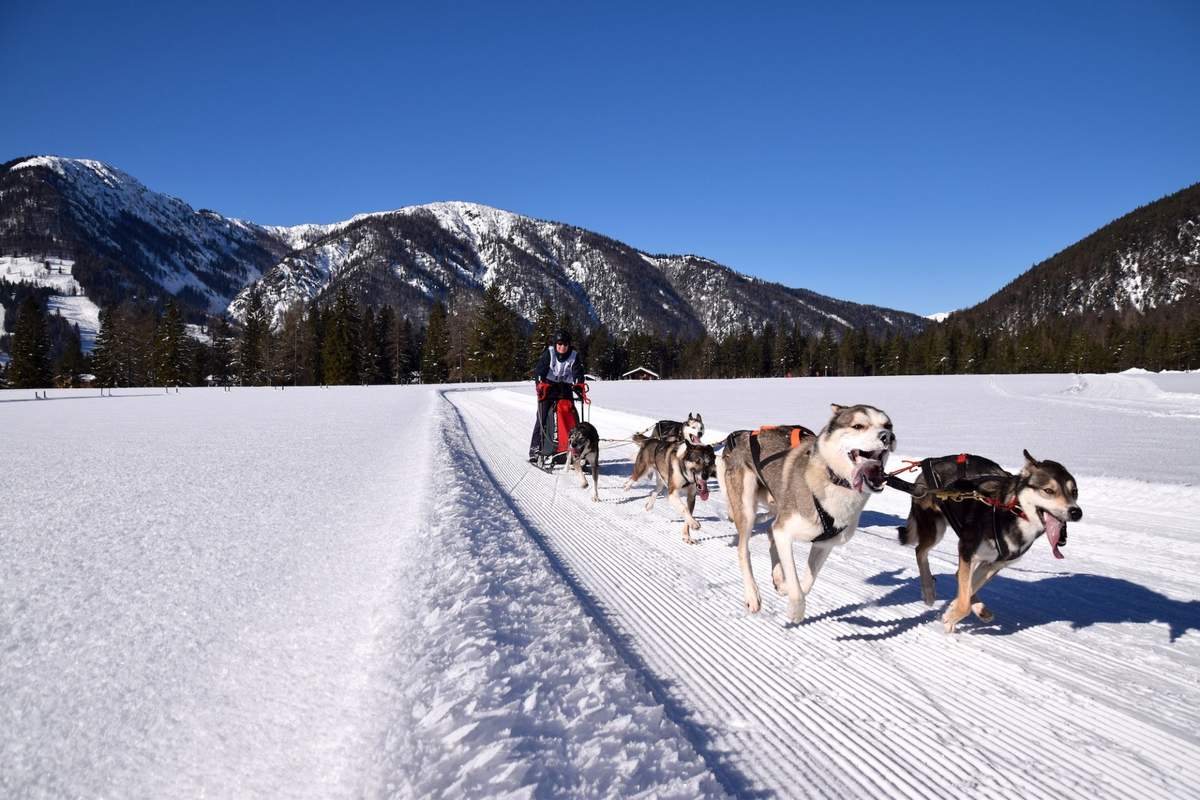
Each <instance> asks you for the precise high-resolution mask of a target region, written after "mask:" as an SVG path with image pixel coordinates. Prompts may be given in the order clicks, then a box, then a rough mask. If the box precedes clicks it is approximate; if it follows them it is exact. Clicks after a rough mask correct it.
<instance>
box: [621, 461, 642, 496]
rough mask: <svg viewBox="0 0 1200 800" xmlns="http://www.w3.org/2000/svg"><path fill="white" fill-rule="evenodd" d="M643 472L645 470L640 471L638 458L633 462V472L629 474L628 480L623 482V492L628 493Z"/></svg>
mask: <svg viewBox="0 0 1200 800" xmlns="http://www.w3.org/2000/svg"><path fill="white" fill-rule="evenodd" d="M639 455H640V454H639ZM644 471H645V470H643V469H642V464H641V459H640V458H639V459H637V460H635V461H634V462H633V472H631V473H630V474H629V480H627V481H625V486H624V487H623V490H624V491H626V492H628V491H629V490H630V489H632V488H633V485H634V484H635V483H637V482H638V481H639V480H640V479H641V477H642V473H643V472H644Z"/></svg>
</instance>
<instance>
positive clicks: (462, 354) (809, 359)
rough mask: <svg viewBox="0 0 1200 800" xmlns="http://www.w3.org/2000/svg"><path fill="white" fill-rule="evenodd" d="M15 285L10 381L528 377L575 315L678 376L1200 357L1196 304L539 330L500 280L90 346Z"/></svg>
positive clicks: (1112, 364) (968, 369)
mask: <svg viewBox="0 0 1200 800" xmlns="http://www.w3.org/2000/svg"><path fill="white" fill-rule="evenodd" d="M0 299H3V300H5V301H6V303H5V304H6V306H7V305H9V304H11V310H10V311H9V313H8V314H6V316H5V328H6V330H5V331H3V332H0V333H3V336H2V337H0V349H2V350H5V351H7V352H8V353H10V357H11V360H10V361H9V363H8V364H7V365H6V366H4V367H2V368H0V386H3V387H11V388H44V387H49V386H57V387H70V386H81V385H98V386H106V387H126V386H203V385H225V386H229V385H242V386H266V385H276V386H297V385H303V386H308V385H322V384H325V385H328V384H383V383H414V382H423V383H441V382H472V381H506V380H522V379H526V378H529V377H530V371H531V370H532V368H533V365H534V364H535V363H536V361H537V357H538V355H539V354H540V352H541V350H542V349H543V348H545V347H546V346H547V344H548V342H549V341H550V339H551V337H552V336H553V332H554V331H556V330H560V329H566V330H568V331H570V332H571V333H572V334H573V337H574V341H575V342H576V347H577V348H578V349H579V350H580V353H581V355H582V356H583V358H584V362H585V364H586V366H587V369H588V372H589V373H591V374H593V375H596V376H598V377H600V378H602V379H605V380H611V379H614V378H618V377H620V376H621V375H622V374H623V373H625V372H626V371H628V370H631V369H633V368H635V367H646V368H648V369H650V370H653V371H654V372H656V373H658V374H659V375H660V376H662V377H664V378H752V377H800V376H824V375H841V376H856V375H923V374H959V373H1011V372H1115V371H1120V370H1124V369H1128V368H1130V367H1141V368H1144V369H1149V370H1163V369H1175V370H1182V369H1198V368H1200V310H1198V309H1197V308H1195V307H1194V306H1187V307H1183V306H1181V307H1173V308H1160V309H1156V310H1154V311H1153V312H1152V313H1151V314H1147V315H1141V314H1137V313H1135V312H1128V313H1125V314H1123V315H1121V314H1116V313H1113V314H1109V315H1104V316H1096V315H1086V316H1085V315H1076V316H1066V317H1055V318H1052V319H1049V320H1046V321H1043V322H1042V323H1040V324H1038V325H1036V326H1034V327H1032V328H1030V329H1028V330H1026V331H1024V332H1020V333H1005V332H999V331H994V332H986V331H983V330H981V329H980V328H979V327H978V324H977V323H976V324H973V323H972V322H971V321H969V319H964V318H959V317H958V315H952V316H951V317H950V318H949V319H948V320H947V321H946V322H944V323H941V324H933V325H930V326H929V327H928V328H927V329H926V330H925V331H923V332H921V333H919V334H915V335H899V334H896V335H891V336H886V337H878V336H873V335H871V334H868V333H867V332H865V331H862V330H849V331H845V330H844V329H841V328H840V327H839V328H833V327H826V329H825V330H824V331H823V332H821V333H820V334H817V335H805V334H803V333H801V332H800V329H799V328H798V327H792V326H785V325H778V324H771V323H768V324H766V325H764V326H763V328H762V329H761V330H758V331H743V332H740V333H736V334H733V335H730V336H727V337H725V338H723V339H720V340H717V339H714V338H712V337H709V336H705V337H704V338H701V339H692V340H678V339H675V338H672V337H659V336H652V335H649V334H644V333H630V334H620V335H617V334H613V333H611V332H609V331H608V330H607V329H605V328H604V327H603V326H600V327H598V328H596V329H594V330H591V331H584V330H583V329H582V328H580V326H578V325H577V323H576V321H575V320H572V319H570V318H569V317H566V316H563V315H560V314H556V313H555V311H554V309H552V308H551V307H550V306H549V305H543V307H542V309H541V312H540V313H539V315H538V318H537V320H536V322H535V323H534V325H533V327H532V330H530V329H529V327H528V326H527V325H526V324H525V323H524V322H522V320H521V319H520V318H519V317H518V316H517V315H516V314H515V313H514V312H512V311H511V310H509V309H508V308H507V307H505V305H504V303H503V302H502V301H501V299H500V296H499V294H498V292H497V291H496V289H495V288H494V287H493V288H492V289H489V290H488V291H487V292H486V293H485V294H484V296H483V298H482V300H480V301H477V302H475V303H473V304H466V303H457V304H455V307H454V308H453V309H448V308H447V307H446V306H445V305H443V304H440V303H439V304H435V305H434V307H433V309H432V312H431V313H430V316H429V322H428V326H427V327H426V329H424V330H419V329H417V328H415V327H414V326H413V325H412V324H411V322H410V321H409V320H408V319H407V318H406V317H405V316H404V315H403V314H401V313H399V312H398V311H397V310H396V309H394V308H392V307H391V306H384V307H382V308H375V307H371V306H367V307H361V306H359V305H358V304H356V303H354V302H353V301H352V300H350V298H349V296H348V295H347V293H346V292H345V291H342V292H340V293H339V294H338V295H337V296H336V297H335V298H333V300H332V302H328V303H325V304H319V303H317V302H316V301H312V302H310V303H308V304H307V305H299V306H296V307H293V308H292V309H290V310H288V311H287V312H286V313H285V314H284V315H283V318H282V321H281V324H280V325H278V326H277V327H276V329H272V326H271V325H270V319H271V314H270V312H269V310H268V309H266V308H265V307H264V305H263V299H262V297H261V295H260V294H258V293H257V292H251V294H250V296H249V298H248V301H247V304H246V317H245V321H244V324H242V325H241V326H238V327H236V328H235V327H234V326H232V325H231V324H230V323H229V322H228V321H226V320H224V319H212V320H209V322H208V324H207V326H206V340H201V339H197V338H194V337H193V336H192V335H189V334H188V332H187V330H186V328H185V325H184V319H183V316H182V312H181V311H180V309H179V308H178V307H177V306H176V305H175V304H174V303H167V304H166V306H165V307H162V308H156V307H154V306H152V305H149V304H143V303H138V302H136V301H127V302H124V303H121V304H118V305H116V306H114V307H111V308H108V309H105V310H104V311H103V312H102V313H101V318H100V319H101V328H100V332H99V335H98V337H97V341H96V346H95V349H94V351H93V352H92V353H90V354H88V355H85V354H84V353H83V352H82V350H81V347H80V339H79V333H78V330H76V329H75V328H74V327H73V326H71V325H69V324H67V323H66V322H64V321H63V320H62V319H60V318H58V317H56V316H52V315H48V314H47V313H46V311H45V307H46V292H45V291H41V290H25V289H22V288H19V287H16V286H12V285H8V284H0ZM14 312H15V314H14ZM10 331H11V332H10ZM85 376H94V380H93V379H92V378H85Z"/></svg>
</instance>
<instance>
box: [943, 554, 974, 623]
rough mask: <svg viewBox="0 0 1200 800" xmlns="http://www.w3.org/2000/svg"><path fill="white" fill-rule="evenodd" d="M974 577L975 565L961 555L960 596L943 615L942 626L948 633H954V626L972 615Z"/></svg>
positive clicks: (959, 559)
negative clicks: (972, 584) (972, 583)
mask: <svg viewBox="0 0 1200 800" xmlns="http://www.w3.org/2000/svg"><path fill="white" fill-rule="evenodd" d="M974 576H975V564H974V563H972V562H971V561H969V560H968V559H966V558H964V557H963V556H962V555H959V557H958V595H957V596H956V597H955V598H954V600H952V601H951V602H950V605H949V606H948V607H947V608H946V611H945V612H944V613H943V614H942V624H943V626H944V627H945V628H946V633H954V626H955V625H957V624H958V623H959V622H961V621H962V620H963V619H964V618H965V617H966V616H967V615H968V614H970V613H971V582H972V579H973V578H974Z"/></svg>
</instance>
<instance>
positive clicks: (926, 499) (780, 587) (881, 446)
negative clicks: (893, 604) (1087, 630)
mask: <svg viewBox="0 0 1200 800" xmlns="http://www.w3.org/2000/svg"><path fill="white" fill-rule="evenodd" d="M703 436H704V421H703V419H702V418H701V416H700V414H695V413H693V414H689V415H688V418H687V420H686V421H685V422H674V421H669V420H664V421H661V422H658V423H656V424H655V425H654V426H653V428H652V429H650V430H648V431H647V432H646V433H638V434H635V435H634V436H633V441H634V443H635V444H637V445H638V453H637V456H636V457H635V459H634V464H633V472H632V474H631V475H630V476H629V479H628V480H627V481H626V482H625V484H624V489H625V490H626V491H628V490H629V489H630V488H631V487H632V486H633V484H634V483H636V482H637V481H638V480H640V479H641V478H642V477H643V476H646V475H647V474H648V473H653V475H654V481H655V485H654V490H653V491H652V492H651V493H650V495H649V497H647V499H646V510H647V511H649V510H650V509H651V508H652V507H653V506H654V502H655V500H656V499H657V498H658V495H659V494H660V493H661V492H662V490H663V489H664V488H665V489H666V490H667V500H668V502H670V503H671V505H672V506H673V507H674V508H675V510H676V511H678V512H679V513H680V515H681V516H682V517H683V521H684V524H683V540H684V541H685V542H688V543H691V542H692V538H691V532H692V531H694V530H696V529H698V528H699V527H700V523H699V522H698V521H697V520H696V518H695V517H694V516H693V512H694V511H695V507H696V498H697V496H698V497H699V498H700V499H701V500H707V499H708V480H709V479H710V478H711V477H713V475H715V476H716V478H717V482H718V484H719V485H720V487H721V491H722V492H723V493H724V494H725V497H726V504H727V507H728V514H729V518H730V520H731V521H732V522H733V523H734V525H735V526H736V528H737V552H738V563H739V566H740V568H741V572H742V579H743V599H744V601H745V604H746V607H747V608H748V609H749V610H750V611H751V612H757V611H758V610H759V609H760V608H761V607H762V599H761V596H760V595H759V591H758V584H757V582H756V581H755V578H754V572H753V569H752V567H751V564H750V535H751V531H752V529H753V527H754V523H755V520H756V515H757V513H758V511H759V509H760V508H765V509H766V512H767V517H768V519H769V520H770V535H769V548H770V556H771V581H772V583H773V584H774V586H775V589H776V591H778V592H779V593H780V594H782V595H785V596H786V597H787V616H788V619H789V620H791V621H793V622H799V621H801V620H802V619H804V606H805V597H806V596H807V595H808V593H809V592H810V591H811V590H812V587H813V583H814V582H815V581H816V578H817V575H818V574H819V573H820V571H821V567H822V566H823V565H824V564H825V560H826V559H827V558H828V557H829V554H830V552H831V551H832V550H833V548H834V547H836V546H838V545H842V544H846V543H847V542H849V541H850V539H851V538H852V537H853V536H854V533H855V531H857V529H858V520H859V515H860V514H861V513H862V510H863V507H864V506H865V505H866V503H867V500H868V498H869V497H870V496H871V494H873V493H877V492H881V491H883V488H884V485H885V482H886V481H887V480H888V478H889V476H888V474H887V472H886V471H885V468H886V465H887V461H888V456H889V455H890V454H891V453H892V452H894V451H895V449H896V434H895V432H894V431H893V429H892V421H891V419H890V418H889V417H888V415H887V414H886V413H885V412H883V411H881V410H880V409H878V408H875V407H873V406H869V405H853V406H841V405H833V406H832V416H831V417H830V419H829V422H828V423H826V425H825V426H824V427H823V428H821V430H820V431H819V432H813V431H811V430H809V429H808V428H805V427H803V426H800V425H781V426H764V427H762V428H759V429H758V430H754V431H747V430H742V431H734V432H733V433H731V434H729V436H727V437H726V438H725V440H724V441H723V442H722V445H723V447H722V449H721V452H720V454H717V453H716V452H715V450H714V448H713V447H712V446H710V445H706V444H703V443H702V439H703ZM599 441H600V439H599V434H598V433H597V432H596V428H595V427H594V426H592V425H591V424H589V423H580V424H579V425H578V426H577V427H576V428H575V429H574V430H573V431H572V432H571V436H570V441H569V450H570V466H572V467H573V468H574V469H575V471H576V472H577V474H578V475H579V478H580V481H581V486H583V487H585V488H586V487H587V485H588V482H587V479H586V478H584V476H583V465H584V464H585V463H586V464H587V465H588V467H589V470H590V472H591V473H592V500H593V501H597V500H599V496H598V494H597V488H596V484H597V483H598V480H597V479H598V477H599ZM1024 456H1025V463H1024V465H1023V466H1022V468H1021V470H1020V472H1019V473H1018V474H1016V475H1013V474H1010V473H1008V472H1006V471H1004V470H1003V469H1002V468H1001V467H1000V466H999V465H998V464H996V463H995V462H993V461H990V460H988V459H986V458H982V457H980V456H973V455H967V454H962V455H957V456H946V457H942V458H933V459H926V460H925V461H924V462H922V463H921V475H920V477H918V478H917V480H916V481H915V483H914V484H912V492H911V493H912V494H913V499H912V504H911V507H910V510H909V514H908V522H907V524H906V525H904V526H901V527H900V528H899V532H900V542H901V544H905V545H910V546H913V545H915V546H916V556H917V567H918V569H919V571H920V575H921V594H922V597H923V599H924V601H925V602H926V603H927V604H929V605H932V604H933V602H934V599H935V597H934V583H933V575H932V574H931V572H930V569H929V560H928V555H929V550H930V549H932V548H933V547H934V546H935V545H936V544H937V543H938V542H939V541H941V539H942V536H943V535H944V534H945V532H946V527H947V524H948V523H949V525H950V527H951V528H953V529H954V530H955V532H956V533H957V534H958V537H959V542H958V570H957V581H958V591H957V595H956V597H955V598H954V600H953V601H952V602H951V603H950V604H949V606H947V608H946V610H945V612H944V613H943V615H942V622H943V624H944V626H945V629H946V631H947V632H952V631H953V630H954V627H955V625H957V624H958V623H959V622H960V621H961V620H963V619H964V618H965V617H966V616H967V615H968V614H971V613H974V614H975V615H976V616H977V617H978V618H979V619H980V620H983V621H985V622H987V621H990V620H991V619H992V613H991V611H989V610H988V608H987V607H986V606H985V605H984V604H983V603H982V602H981V601H980V600H979V597H978V593H979V590H980V589H981V588H982V587H983V586H984V584H986V583H987V582H988V581H989V580H991V579H992V578H993V577H994V576H995V575H996V573H998V572H999V571H1000V570H1001V569H1003V568H1004V567H1006V566H1008V565H1009V564H1012V563H1014V562H1016V560H1017V559H1019V558H1020V557H1021V556H1023V555H1024V554H1025V553H1026V552H1027V551H1028V550H1029V548H1030V547H1031V546H1032V545H1033V543H1034V541H1035V540H1036V539H1037V538H1038V537H1040V536H1041V535H1042V534H1043V533H1044V534H1045V535H1046V539H1047V541H1048V542H1049V544H1050V548H1051V550H1052V552H1053V553H1054V556H1055V557H1056V558H1062V557H1063V556H1062V553H1061V552H1060V551H1059V548H1060V546H1062V545H1064V544H1066V540H1067V522H1068V521H1070V522H1075V521H1078V520H1079V519H1081V518H1082V516H1083V511H1082V510H1081V509H1080V507H1079V489H1078V485H1077V484H1076V482H1075V478H1074V477H1072V475H1071V473H1070V472H1068V471H1067V469H1066V468H1065V467H1064V466H1063V465H1062V464H1059V463H1058V462H1055V461H1049V460H1047V461H1038V460H1037V459H1035V458H1034V457H1033V456H1031V455H1030V454H1029V452H1028V451H1024ZM937 491H941V492H945V493H948V494H942V495H940V497H941V500H939V495H938V494H936V492H937ZM681 492H682V493H683V494H684V498H685V499H681V498H680V493H681ZM954 492H958V493H959V494H958V496H957V497H954V494H953V493H954ZM964 494H965V497H964ZM952 497H953V498H954V499H953V500H950V499H949V498H952ZM975 500H979V501H980V502H975ZM943 501H944V502H943ZM985 503H987V504H985ZM948 517H949V519H948ZM795 542H810V543H811V546H810V549H809V552H808V568H807V569H806V570H805V571H804V574H803V575H801V574H800V573H799V571H798V570H797V567H796V561H795V556H794V555H793V549H792V544H793V543H795Z"/></svg>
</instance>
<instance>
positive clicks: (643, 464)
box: [625, 433, 716, 544]
mask: <svg viewBox="0 0 1200 800" xmlns="http://www.w3.org/2000/svg"><path fill="white" fill-rule="evenodd" d="M633 441H634V442H635V443H636V444H637V445H638V448H639V449H638V454H637V458H635V459H634V462H633V473H632V474H631V475H630V476H629V480H627V481H625V491H629V490H630V489H631V488H632V487H633V484H634V483H636V482H637V481H639V480H640V479H641V478H642V476H643V475H645V474H646V473H647V472H651V471H653V472H654V491H653V492H651V493H650V496H649V497H647V498H646V510H647V511H649V510H650V509H652V508H654V501H655V500H657V499H658V493H659V492H661V491H662V489H663V487H664V486H665V487H666V488H667V500H668V501H669V502H670V503H671V505H672V506H674V507H675V510H676V511H678V512H679V513H680V514H681V515H682V516H683V540H684V541H685V542H687V543H688V544H691V543H692V531H694V530H697V529H699V527H700V522H699V521H698V520H697V519H696V518H695V517H694V516H692V512H693V511H695V510H696V496H697V495H699V496H700V499H701V500H708V479H709V478H711V477H712V476H713V472H714V471H715V469H716V454H715V453H714V452H713V449H712V447H711V446H709V445H706V444H692V443H691V442H687V441H682V442H681V441H674V440H671V441H667V440H664V439H652V438H650V437H648V436H643V435H642V434H640V433H635V434H634V435H633ZM681 489H682V490H684V491H686V493H687V505H686V506H684V504H683V501H682V500H680V499H679V494H678V492H679V491H680V490H681Z"/></svg>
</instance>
